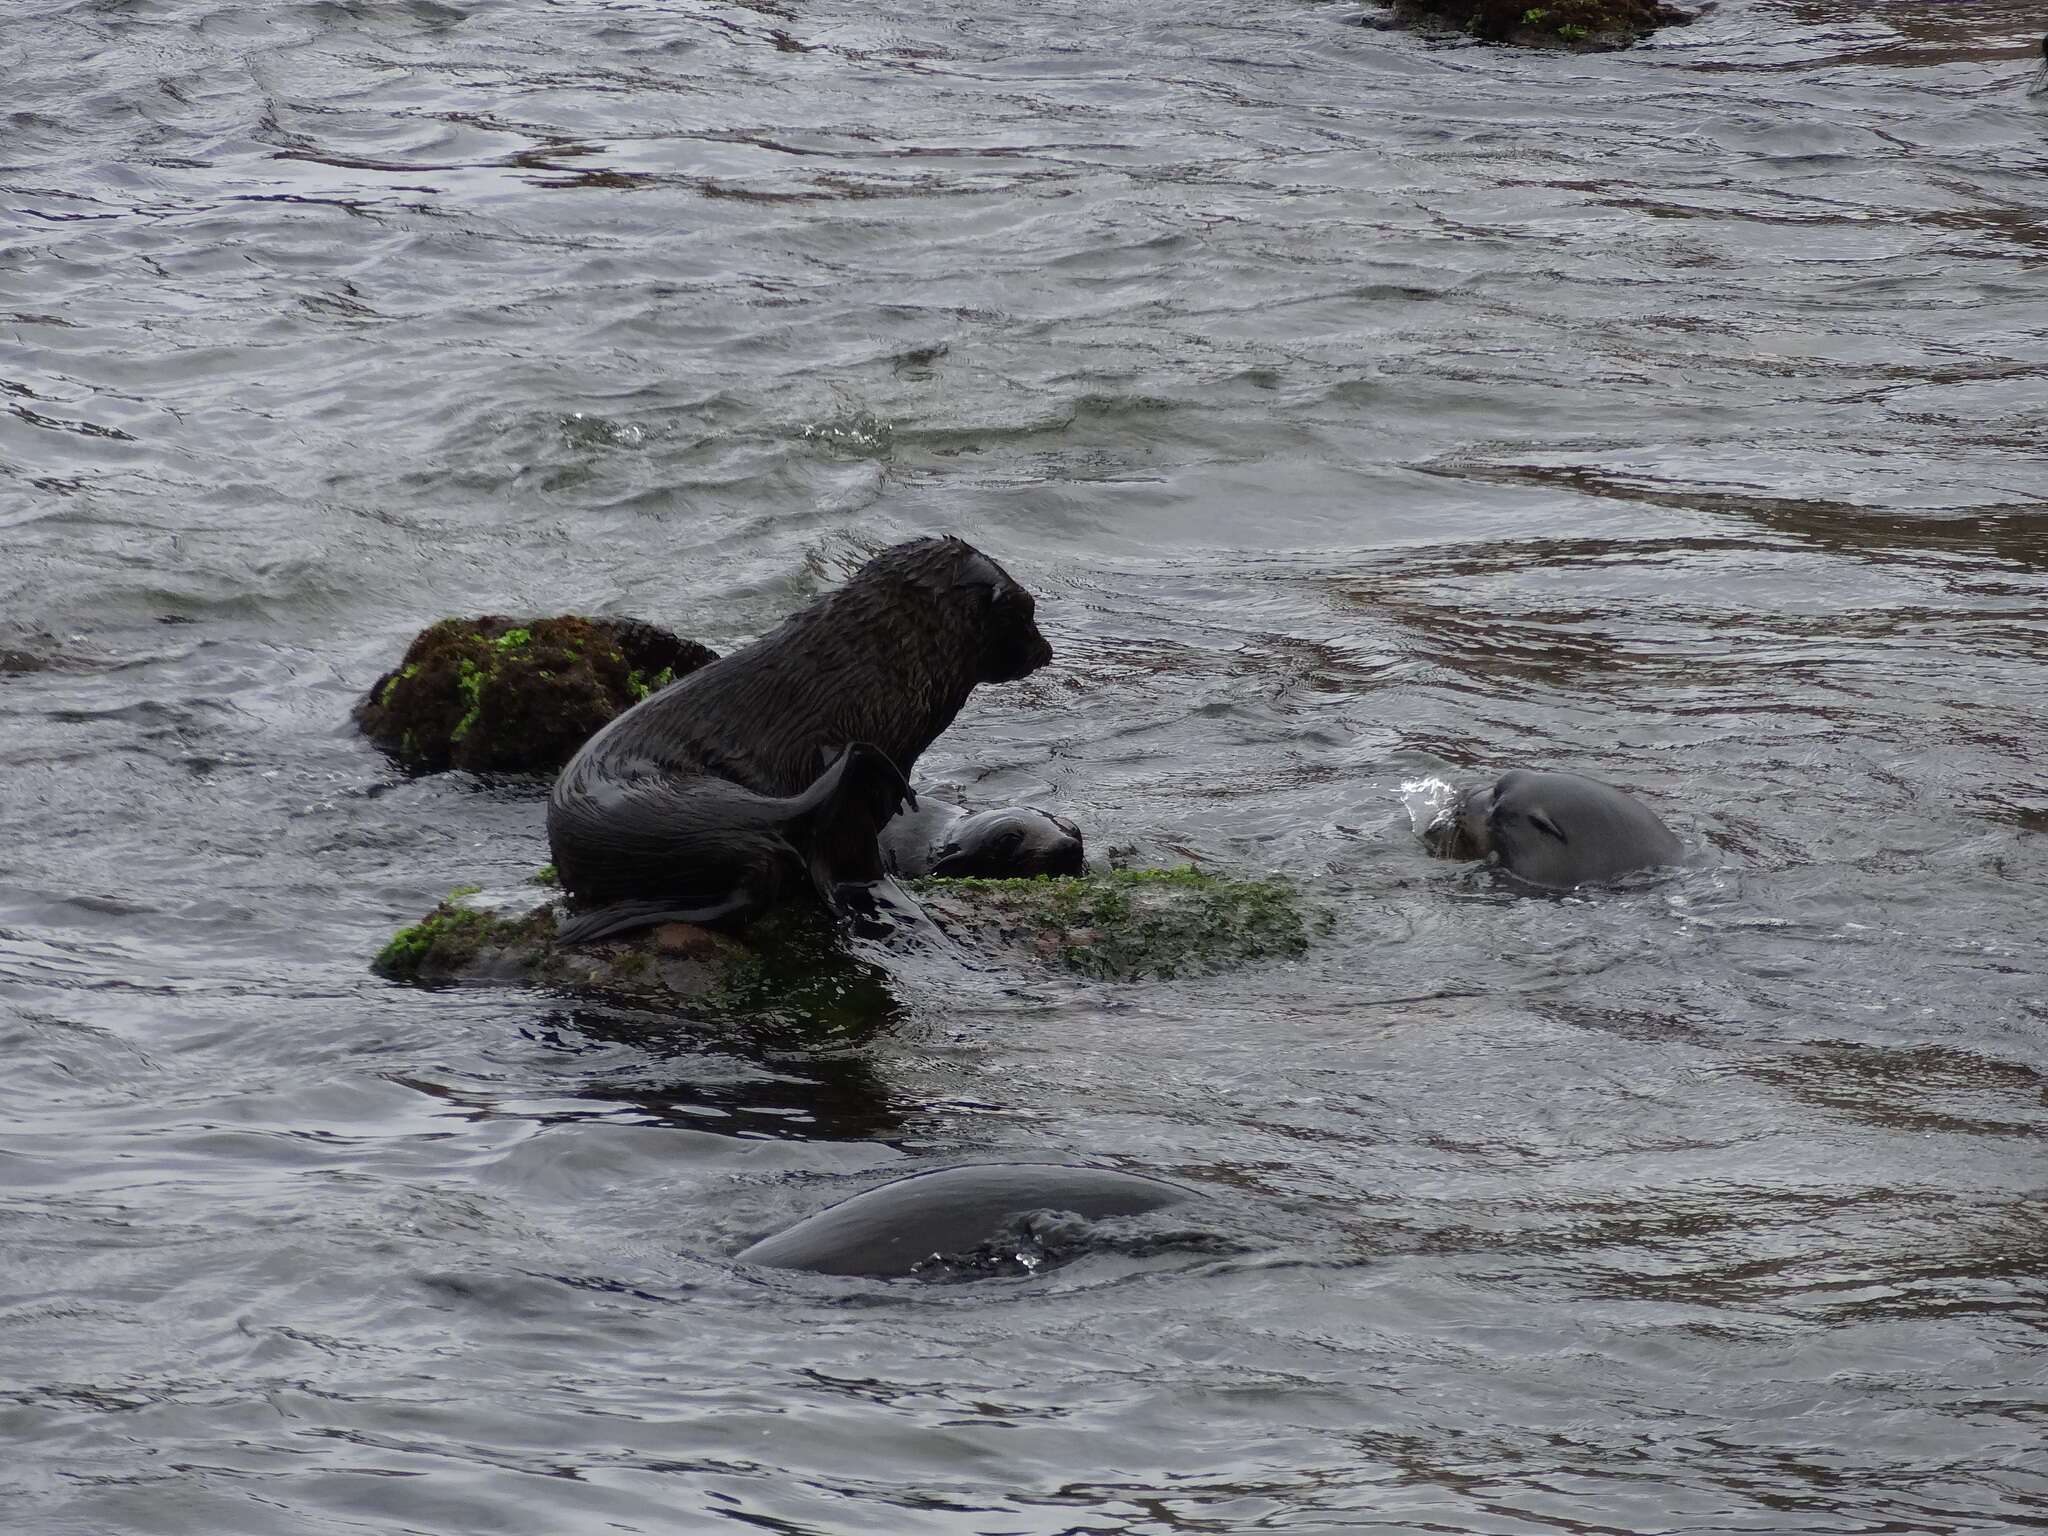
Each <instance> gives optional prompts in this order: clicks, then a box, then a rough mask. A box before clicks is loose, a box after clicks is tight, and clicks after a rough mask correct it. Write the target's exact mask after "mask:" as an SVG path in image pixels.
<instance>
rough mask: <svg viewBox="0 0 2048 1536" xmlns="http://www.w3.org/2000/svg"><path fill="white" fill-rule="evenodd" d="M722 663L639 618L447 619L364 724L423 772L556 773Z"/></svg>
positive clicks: (393, 675)
mask: <svg viewBox="0 0 2048 1536" xmlns="http://www.w3.org/2000/svg"><path fill="white" fill-rule="evenodd" d="M715 660H717V655H716V653H715V652H713V651H711V650H709V649H707V648H706V647H704V646H701V645H699V644H697V643H696V642H695V641H693V640H684V639H681V638H679V637H678V636H675V635H672V634H670V633H669V632H668V631H667V630H665V629H661V628H658V627H657V626H655V625H653V624H646V623H642V622H641V621H640V620H638V619H585V618H578V617H576V616H575V615H573V614H564V615H562V616H561V617H559V618H552V619H527V620H517V619H509V618H505V617H503V616H502V615H497V614H489V615H486V616H484V617H483V618H477V619H443V620H441V622H440V623H438V624H431V625H429V626H428V627H427V628H425V629H423V630H421V631H420V633H419V634H418V635H417V636H416V637H415V638H414V640H413V642H412V644H411V645H410V646H409V647H407V649H406V653H405V659H404V660H403V661H402V662H400V663H399V665H398V666H397V667H395V668H393V669H392V670H391V671H389V672H387V673H385V674H384V676H382V677H380V678H379V679H377V682H376V685H375V686H374V687H372V688H371V689H370V691H369V692H368V693H367V694H366V695H364V697H363V699H362V700H361V702H359V703H358V704H357V705H356V709H355V719H356V723H357V725H359V726H360V727H361V728H362V731H363V734H364V735H366V736H368V737H369V738H370V740H371V741H373V742H375V743H376V744H377V745H378V746H379V747H381V748H382V749H383V750H384V751H386V752H388V753H390V754H391V755H392V756H393V757H395V758H396V759H397V760H398V761H399V763H400V764H401V765H402V766H403V767H405V768H406V769H408V770H410V771H412V772H415V773H440V772H442V771H444V770H446V769H449V768H464V769H467V770H469V771H470V772H472V773H552V772H554V771H555V770H557V769H559V768H560V767H561V766H562V765H563V764H564V763H566V762H568V760H569V759H570V758H571V757H572V756H574V755H575V752H576V749H577V748H578V747H580V746H582V745H583V743H584V742H585V741H587V740H589V739H590V737H591V736H592V735H593V734H595V732H596V731H597V730H598V729H599V728H600V727H602V726H603V725H605V724H606V723H607V722H609V721H610V720H611V719H612V718H613V717H614V716H616V715H618V714H620V713H622V712H623V711H625V710H627V709H630V708H631V707H632V706H633V705H635V704H637V703H638V702H639V701H640V700H641V699H644V698H646V697H647V696H648V695H649V694H650V693H653V692H655V691H657V690H658V689H660V688H664V687H666V686H667V685H668V684H669V683H671V682H673V681H674V680H675V679H676V678H678V677H680V676H682V675H683V674H684V673H685V672H692V671H695V670H696V669H697V668H698V667H701V666H703V665H704V664H705V663H706V662H708V661H715Z"/></svg>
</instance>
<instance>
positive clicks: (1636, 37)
mask: <svg viewBox="0 0 2048 1536" xmlns="http://www.w3.org/2000/svg"><path fill="white" fill-rule="evenodd" d="M1389 14H1390V16H1391V18H1392V19H1393V20H1394V21H1395V22H1396V23H1398V24H1400V25H1403V26H1410V27H1414V28H1416V29H1417V30H1419V31H1424V32H1454V33H1460V34H1463V35H1464V36H1467V37H1471V38H1475V39H1477V40H1478V41H1480V42H1482V43H1511V44H1514V45H1515V46H1517V47H1522V48H1563V49H1569V50H1571V51H1573V52H1575V53H1593V52H1605V51H1608V50H1612V49H1615V48H1626V47H1628V46H1629V45H1630V44H1631V43H1635V42H1638V41H1640V40H1641V39H1642V38H1644V37H1647V36H1648V35H1649V34H1650V33H1651V32H1654V31H1655V30H1656V29H1657V28H1659V27H1667V26H1674V25H1676V26H1683V25H1684V24H1685V23H1687V22H1689V21H1691V20H1692V19H1693V18H1692V15H1691V13H1689V12H1686V11H1681V10H1679V9H1678V8H1676V7H1675V6H1670V5H1664V4H1661V3H1659V0H1537V3H1530V0H1392V5H1391V9H1390V11H1389Z"/></svg>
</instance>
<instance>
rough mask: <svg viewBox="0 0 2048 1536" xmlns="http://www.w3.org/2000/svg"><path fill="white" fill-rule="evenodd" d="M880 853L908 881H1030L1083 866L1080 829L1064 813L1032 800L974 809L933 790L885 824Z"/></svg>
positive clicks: (1070, 872) (891, 869) (1077, 870)
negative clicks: (928, 877) (940, 797)
mask: <svg viewBox="0 0 2048 1536" xmlns="http://www.w3.org/2000/svg"><path fill="white" fill-rule="evenodd" d="M882 858H883V861H884V862H885V863H886V864H887V865H888V868H889V873H890V874H892V875H901V876H903V877H904V878H905V879H906V880H909V879H916V878H919V877H920V876H924V875H941V876H944V877H946V878H948V879H955V880H1028V879H1030V878H1032V877H1033V876H1035V875H1078V874H1080V873H1081V871H1082V868H1083V856H1082V847H1081V829H1080V828H1079V827H1077V826H1075V825H1074V824H1073V823H1072V822H1071V821H1068V820H1067V819H1066V817H1064V816H1055V815H1054V814H1053V813H1052V812H1051V811H1041V810H1039V809H1038V808H1037V807H1036V806H1031V805H1016V806H1008V807H1005V808H1004V809H1002V810H995V811H971V812H970V811H965V810H962V809H961V808H960V807H959V806H957V805H948V804H946V803H945V802H944V801H943V800H934V799H932V798H931V797H930V796H929V795H919V796H918V797H917V805H916V807H915V808H914V809H911V810H906V811H900V812H898V813H897V814H896V816H894V817H893V818H891V820H890V822H889V824H888V825H887V826H885V827H884V828H882Z"/></svg>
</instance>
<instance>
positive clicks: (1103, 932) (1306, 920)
mask: <svg viewBox="0 0 2048 1536" xmlns="http://www.w3.org/2000/svg"><path fill="white" fill-rule="evenodd" d="M911 888H912V889H913V890H914V891H916V893H917V897H918V900H919V901H920V902H922V903H923V904H924V906H925V909H926V910H927V911H928V912H930V913H931V915H932V917H933V918H934V919H936V920H937V921H938V923H939V924H940V925H941V926H942V927H944V928H945V929H946V931H947V932H948V933H950V934H952V935H953V937H954V938H955V939H957V940H959V941H960V942H961V943H963V944H968V945H971V946H973V947H975V948H980V949H987V950H991V951H996V952H1002V951H1009V952H1013V953H1017V952H1021V953H1024V954H1028V955H1030V956H1032V957H1035V958H1036V959H1039V960H1042V961H1047V962H1050V963H1052V964H1055V965H1058V966H1060V967H1061V968H1062V969H1064V970H1068V971H1073V972H1075V973H1077V974H1079V975H1082V976H1089V977H1094V978H1096V979H1098V980H1102V981H1144V980H1157V981H1171V980H1173V979H1174V978H1176V977H1181V976H1209V975H1214V974H1216V973H1217V972H1219V971H1227V970H1234V969H1236V968H1238V967H1240V966H1245V965H1253V964H1256V963H1258V962H1260V961H1263V960H1273V959H1288V958H1292V957H1293V956H1296V955H1299V954H1301V953H1302V952H1303V951H1304V950H1306V949H1307V948H1308V944H1309V937H1310V934H1311V932H1312V931H1321V930H1323V929H1325V928H1327V927H1328V925H1329V918H1328V915H1327V914H1325V913H1322V912H1318V911H1314V910H1312V909H1310V908H1308V907H1307V906H1305V904H1304V903H1303V901H1302V899H1301V894H1300V892H1299V891H1297V890H1296V889H1295V887H1294V886H1293V885H1291V884H1289V883H1288V882H1287V881H1284V880H1246V879H1237V878H1234V877H1231V876H1227V875H1212V874H1205V873H1203V872H1202V871H1200V870H1197V869H1194V868H1192V867H1190V866H1182V867H1181V868H1179V869H1113V870H1110V871H1108V872H1107V873H1104V874H1096V875H1083V876H1080V877H1079V878H1075V879H1057V878H1051V877H1045V876H1041V877H1039V878H1037V879H1034V880H936V879H934V880H917V881H913V882H911Z"/></svg>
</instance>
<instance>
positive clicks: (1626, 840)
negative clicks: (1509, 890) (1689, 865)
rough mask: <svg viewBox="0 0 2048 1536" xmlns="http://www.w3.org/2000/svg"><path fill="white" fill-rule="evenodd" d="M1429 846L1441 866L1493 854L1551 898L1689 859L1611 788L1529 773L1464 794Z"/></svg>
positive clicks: (1510, 774)
mask: <svg viewBox="0 0 2048 1536" xmlns="http://www.w3.org/2000/svg"><path fill="white" fill-rule="evenodd" d="M1424 841H1425V843H1426V845H1427V846H1428V847H1429V850H1430V851H1431V852H1432V853H1435V854H1438V855H1440V856H1441V857H1444V858H1453V859H1477V858H1485V857H1486V856H1487V855H1488V854H1491V855H1493V856H1494V857H1495V858H1496V859H1497V860H1498V861H1499V863H1500V867H1501V868H1502V869H1504V870H1506V871H1507V872H1508V873H1509V874H1510V875H1513V876H1514V877H1515V878H1516V879H1517V880H1521V881H1523V882H1525V883H1527V884H1529V885H1537V886H1542V887H1544V888H1546V889H1549V890H1570V889H1571V888H1572V887H1573V886H1579V885H1598V884H1600V883H1602V882H1604V881H1608V880H1614V879H1618V878H1620V877H1621V876H1623V875H1626V874H1631V873H1633V872H1635V871H1637V870H1641V869H1655V868H1658V867H1659V866H1662V865H1668V864H1676V863H1678V862H1679V860H1680V859H1681V858H1682V857H1683V855H1684V852H1685V847H1684V845H1683V844H1682V843H1680V842H1679V840H1678V838H1677V836H1676V835H1675V834H1674V833H1673V832H1672V831H1671V829H1670V828H1669V827H1667V826H1665V825H1664V823H1663V822H1661V821H1659V820H1658V819H1657V816H1656V814H1655V813H1654V812H1653V811H1651V810H1650V808H1649V807H1648V806H1646V805H1644V804H1643V803H1642V802H1641V801H1639V800H1636V799H1633V798H1631V797H1630V796H1628V795H1626V794H1623V793H1622V792H1621V791H1620V790H1618V789H1616V788H1615V787H1614V786H1613V785H1611V784H1603V783H1601V782H1600V781H1599V780H1598V779H1589V778H1586V777H1585V776H1584V775H1583V774H1577V773H1539V772H1536V771H1534V770H1531V769H1527V768H1511V769H1509V770H1508V771H1507V772H1506V773H1504V774H1502V775H1501V776H1500V778H1499V779H1498V780H1497V781H1496V782H1495V783H1494V785H1493V787H1492V788H1490V789H1487V788H1473V789H1468V790H1466V791H1465V792H1464V793H1463V794H1461V795H1460V796H1459V797H1458V799H1457V800H1456V801H1455V802H1453V804H1452V805H1451V807H1450V809H1449V811H1448V813H1447V814H1446V815H1445V816H1443V817H1441V818H1439V819H1438V821H1437V823H1436V824H1435V825H1434V826H1432V827H1431V828H1430V829H1429V830H1428V832H1427V833H1425V834H1424Z"/></svg>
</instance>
